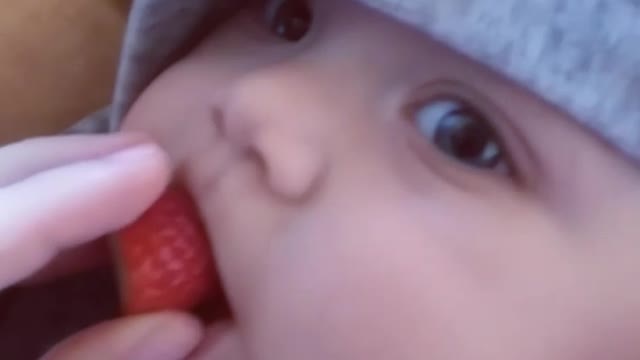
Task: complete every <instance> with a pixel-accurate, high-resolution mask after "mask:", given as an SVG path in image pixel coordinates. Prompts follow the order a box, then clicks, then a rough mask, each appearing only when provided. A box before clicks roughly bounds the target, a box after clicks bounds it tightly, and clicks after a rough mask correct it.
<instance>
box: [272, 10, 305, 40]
mask: <svg viewBox="0 0 640 360" xmlns="http://www.w3.org/2000/svg"><path fill="white" fill-rule="evenodd" d="M311 17H312V16H311V10H310V9H309V7H308V6H307V4H306V3H305V2H304V1H296V0H291V1H285V2H284V3H282V5H280V8H279V9H278V10H277V13H276V15H275V19H274V24H273V26H272V29H273V31H274V32H275V33H276V34H277V35H278V36H280V37H282V38H283V39H286V40H288V41H292V42H297V41H300V40H301V39H302V38H303V37H304V36H305V35H306V34H307V32H308V31H309V28H310V25H311Z"/></svg>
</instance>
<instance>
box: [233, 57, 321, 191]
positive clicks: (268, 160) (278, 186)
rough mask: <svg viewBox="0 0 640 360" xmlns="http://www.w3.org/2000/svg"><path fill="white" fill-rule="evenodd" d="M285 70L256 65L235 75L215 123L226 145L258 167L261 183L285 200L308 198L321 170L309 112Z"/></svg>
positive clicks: (302, 96)
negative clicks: (240, 75)
mask: <svg viewBox="0 0 640 360" xmlns="http://www.w3.org/2000/svg"><path fill="white" fill-rule="evenodd" d="M288 76H289V74H288V72H286V71H281V70H277V69H267V70H264V69H263V70H259V71H255V72H253V73H248V74H246V75H244V76H243V77H242V78H240V79H238V80H237V81H236V82H235V83H234V86H233V87H232V88H231V89H230V90H229V93H228V94H227V96H228V98H227V99H226V100H227V101H225V102H224V103H223V104H222V108H223V111H222V114H220V117H221V119H222V120H221V121H220V127H221V132H222V134H223V136H224V137H225V138H226V139H227V140H228V141H230V142H231V145H232V147H234V148H236V149H238V150H239V151H242V152H244V154H245V155H247V158H249V159H250V160H251V161H253V162H255V165H256V166H258V167H259V168H260V171H261V175H262V176H263V177H262V180H263V181H264V184H265V185H266V186H267V187H268V188H269V189H270V190H271V191H272V192H273V193H274V194H275V195H277V196H279V197H281V198H284V199H286V200H288V201H300V200H303V199H306V198H308V197H309V196H310V195H312V194H313V192H314V190H316V189H318V187H319V186H320V184H321V182H322V179H323V178H324V177H325V176H326V172H327V170H328V169H327V161H326V160H327V159H326V153H324V152H323V149H322V147H321V146H320V145H321V142H320V139H319V137H318V132H317V131H314V130H315V129H314V126H312V125H313V124H312V121H313V120H312V119H311V118H312V117H313V116H312V115H310V114H309V113H308V111H309V110H310V109H309V108H308V107H307V106H305V104H306V103H308V102H305V101H304V97H305V96H306V95H308V94H305V91H304V89H300V88H299V84H298V85H296V82H295V81H289V80H292V79H290V78H289V77H288Z"/></svg>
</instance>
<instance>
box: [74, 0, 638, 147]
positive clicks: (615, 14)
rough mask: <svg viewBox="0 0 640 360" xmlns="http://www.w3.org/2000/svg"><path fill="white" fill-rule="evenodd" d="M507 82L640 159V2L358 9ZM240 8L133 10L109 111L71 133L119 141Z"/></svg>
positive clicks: (383, 3)
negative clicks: (201, 42) (183, 52)
mask: <svg viewBox="0 0 640 360" xmlns="http://www.w3.org/2000/svg"><path fill="white" fill-rule="evenodd" d="M361 1H362V2H364V3H366V4H368V5H370V6H372V7H374V8H377V9H380V10H381V11H383V12H385V13H388V14H389V15H391V16H393V17H396V18H397V19H400V20H401V21H403V22H405V23H407V24H410V25H413V26H415V27H417V28H419V29H421V30H423V31H425V32H427V33H429V34H430V35H431V36H433V37H435V38H436V39H439V40H441V41H443V42H444V43H446V44H448V45H449V46H451V47H452V48H454V49H456V50H458V51H460V52H462V53H464V54H466V55H468V56H470V57H471V58H473V59H475V60H477V61H479V62H481V63H484V64H485V65H487V66H489V67H491V68H493V69H494V70H496V71H499V72H501V73H503V74H504V75H506V76H508V77H510V78H511V79H513V80H514V81H516V82H518V83H520V84H521V85H523V86H525V87H527V88H529V89H530V90H532V91H533V92H535V93H537V94H538V95H539V96H540V97H542V98H544V99H546V100H547V101H549V102H550V103H552V104H554V105H556V106H558V107H559V108H561V109H564V110H565V111H566V112H568V113H569V114H571V115H573V116H574V117H575V118H576V119H578V121H580V122H582V123H583V124H584V125H585V126H588V127H590V128H592V129H594V130H596V131H597V132H598V133H600V134H601V135H602V136H603V138H605V139H606V140H609V141H610V142H612V143H613V144H615V145H617V146H618V147H619V148H620V150H621V151H623V152H626V153H627V154H629V155H631V156H634V157H635V158H637V159H640V0H361ZM236 3H238V2H237V1H235V0H226V1H225V0H134V2H133V7H132V12H131V14H130V21H129V26H128V30H127V33H126V38H125V43H124V48H123V53H122V59H121V64H120V69H119V74H118V79H117V84H116V91H115V94H114V100H113V104H112V106H111V107H110V108H109V109H107V110H105V111H103V112H102V113H100V114H96V115H94V116H92V117H90V118H88V119H86V120H85V121H83V122H81V123H80V124H78V125H77V126H76V127H74V128H73V131H92V132H95V131H104V132H106V131H115V130H117V129H118V127H119V124H120V120H121V119H122V117H123V115H124V114H125V113H126V112H127V111H128V109H129V107H130V106H131V104H132V103H133V102H134V101H135V99H136V98H137V97H138V96H139V95H140V93H141V92H142V91H143V90H144V88H145V87H146V86H147V85H148V84H149V83H150V82H151V81H152V80H153V78H154V77H156V76H157V75H158V74H159V73H160V72H161V71H162V70H163V69H164V68H166V67H167V66H168V65H170V63H171V62H172V61H174V60H175V58H174V55H175V54H176V52H177V51H179V50H180V49H181V47H182V46H183V45H184V43H185V42H186V41H187V40H188V39H190V38H191V37H192V36H193V32H194V31H195V29H197V28H198V27H199V25H201V24H202V23H203V22H204V21H214V20H215V19H213V20H212V18H211V15H212V14H213V16H214V17H215V16H216V15H217V14H219V15H220V16H223V15H224V14H225V13H226V9H227V7H229V6H230V5H233V4H236Z"/></svg>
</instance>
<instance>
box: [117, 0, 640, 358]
mask: <svg viewBox="0 0 640 360" xmlns="http://www.w3.org/2000/svg"><path fill="white" fill-rule="evenodd" d="M307 4H308V8H307V7H305V2H303V1H271V2H267V4H266V5H265V4H261V5H252V6H248V7H247V8H246V9H244V10H242V11H241V12H239V13H238V14H237V16H235V17H234V18H233V19H232V20H230V21H228V22H227V23H226V24H225V25H224V26H222V27H221V28H219V29H218V30H217V31H216V32H214V33H212V34H211V35H209V36H207V37H206V38H205V39H204V41H203V42H202V43H201V44H200V45H199V46H198V47H197V48H196V49H195V50H194V51H192V52H191V53H189V54H188V55H187V56H186V57H184V58H183V59H182V60H181V61H179V62H177V63H176V64H175V65H174V66H172V67H171V68H170V69H169V70H167V71H165V72H164V73H163V74H162V75H161V76H159V77H158V78H157V79H156V80H155V82H154V83H153V84H152V85H151V86H150V87H149V88H148V89H147V90H146V92H145V93H144V95H143V96H142V97H141V98H140V99H139V100H138V101H137V103H136V104H135V106H134V108H133V109H132V111H131V112H130V113H129V115H128V117H127V120H126V123H125V127H124V128H125V129H126V130H127V131H129V130H136V131H145V132H148V133H150V134H151V135H152V136H153V137H154V138H155V139H156V140H157V141H158V142H159V143H160V144H161V145H162V146H164V148H166V150H167V151H168V152H169V154H170V155H171V157H172V160H173V163H174V164H175V169H176V174H177V175H176V176H177V179H178V180H179V181H182V182H184V183H185V184H186V185H187V187H188V188H189V189H190V191H191V192H192V193H193V195H194V197H195V199H196V200H197V202H198V205H199V207H200V210H201V212H202V215H203V218H204V220H205V222H206V225H207V227H208V230H209V231H210V233H211V236H212V240H213V246H214V250H215V251H214V252H215V257H216V259H217V261H218V263H219V271H220V274H221V277H222V279H223V282H224V285H225V292H226V295H227V297H228V299H229V303H230V306H231V308H232V312H233V318H232V319H230V320H229V322H228V323H227V324H225V325H224V326H221V325H220V326H217V327H216V329H217V330H215V331H212V334H211V338H210V339H209V341H208V342H207V343H206V344H205V345H204V346H203V348H202V349H201V355H202V356H203V357H204V358H207V356H212V358H216V357H215V356H219V358H220V359H427V358H428V359H436V360H439V359H459V360H463V359H503V358H509V359H525V360H526V359H563V360H565V359H576V360H582V359H603V358H615V359H627V357H626V356H628V358H635V359H637V358H638V353H634V352H633V351H635V350H637V348H638V347H639V346H640V345H638V344H639V343H638V340H639V337H640V286H638V282H637V279H638V276H639V275H640V241H639V240H640V227H638V226H637V225H638V220H637V219H638V216H637V214H638V213H640V181H639V180H640V172H639V171H638V169H636V168H635V167H634V165H632V164H631V163H630V162H629V161H628V160H626V159H623V158H622V157H621V156H619V155H618V154H616V153H615V152H614V151H612V150H611V149H609V148H608V147H607V145H605V144H603V143H602V142H601V141H600V140H598V139H596V138H595V137H593V136H592V135H591V134H590V133H587V132H586V131H585V130H583V129H581V128H578V127H577V126H576V125H575V124H574V122H573V121H571V120H570V119H568V118H567V116H565V115H564V114H562V113H560V112H558V111H557V110H555V109H553V108H552V107H550V106H548V105H547V104H545V103H543V102H541V101H539V100H537V99H536V98H535V97H533V96H532V95H530V94H529V93H527V92H525V91H523V90H522V89H520V88H518V87H516V86H514V85H513V84H511V83H509V82H507V81H505V80H504V79H502V78H500V77H498V76H497V75H495V74H494V73H492V72H490V71H488V70H487V69H486V68H484V67H482V66H479V65H477V64H475V63H473V62H471V61H469V60H468V59H466V58H465V57H462V56H460V55H458V54H456V53H454V52H452V51H450V50H447V49H446V48H445V47H443V46H441V45H439V44H438V43H436V42H434V41H433V40H431V39H428V38H426V37H425V36H423V35H422V34H420V33H417V32H414V31H413V30H411V29H409V28H407V27H405V26H404V25H401V24H399V23H396V22H394V21H392V20H391V19H389V18H386V17H383V16H381V15H378V14H376V13H375V12H373V11H371V10H368V9H366V8H364V7H363V6H361V5H357V4H355V3H352V2H349V1H344V0H331V1H329V0H323V1H320V0H318V1H309V2H308V3H307ZM265 9H266V10H265ZM603 96H606V94H603ZM614 355H615V356H614Z"/></svg>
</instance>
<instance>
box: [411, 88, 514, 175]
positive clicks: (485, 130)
mask: <svg viewBox="0 0 640 360" xmlns="http://www.w3.org/2000/svg"><path fill="white" fill-rule="evenodd" d="M415 122H416V125H417V127H418V129H419V130H420V132H422V134H423V135H424V136H425V137H426V138H427V139H428V140H429V142H431V143H433V144H435V145H436V147H437V148H438V149H439V150H440V151H442V152H444V153H445V154H447V155H448V156H450V157H452V158H454V159H457V160H458V161H460V162H462V163H464V164H467V165H470V166H474V167H477V168H481V169H489V170H495V171H499V172H509V166H508V164H507V161H506V159H505V154H504V152H503V149H502V146H501V145H500V140H499V138H498V136H497V135H496V132H495V131H494V130H493V128H492V127H491V126H490V125H489V122H488V121H487V120H486V119H485V118H484V116H483V115H482V114H480V113H479V112H478V111H476V110H474V109H473V108H471V107H469V106H467V105H466V104H464V103H462V102H460V101H456V100H450V99H444V100H442V99H441V100H434V101H431V102H428V103H426V104H424V105H423V106H422V107H420V108H418V111H417V112H416V113H415Z"/></svg>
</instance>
